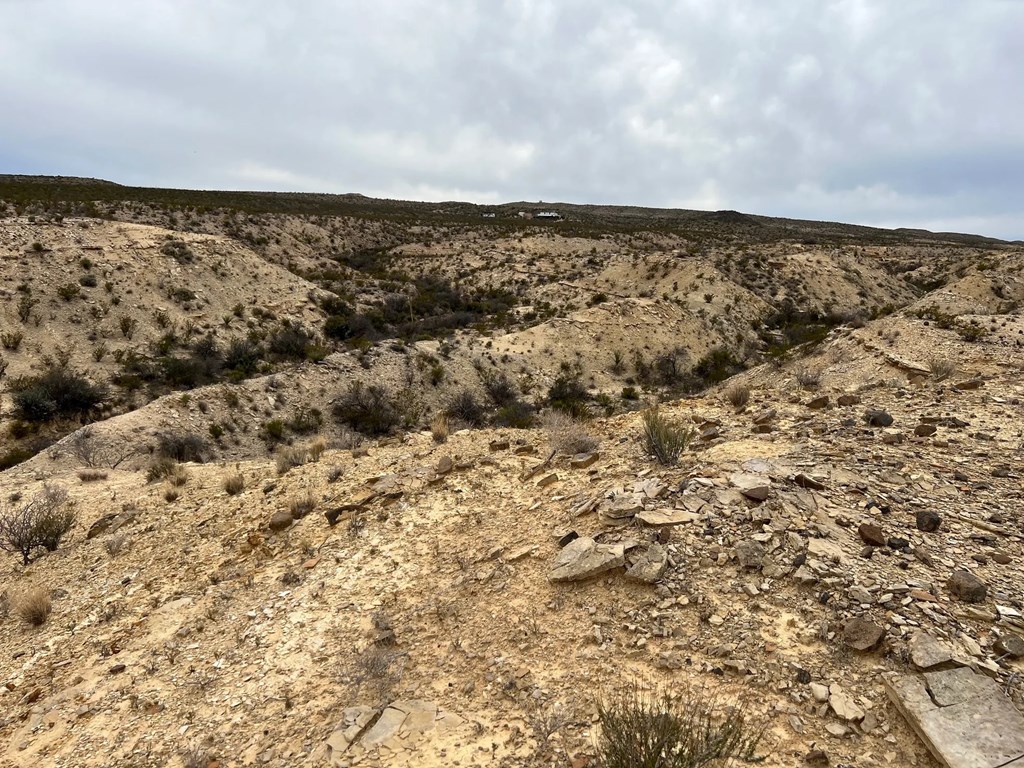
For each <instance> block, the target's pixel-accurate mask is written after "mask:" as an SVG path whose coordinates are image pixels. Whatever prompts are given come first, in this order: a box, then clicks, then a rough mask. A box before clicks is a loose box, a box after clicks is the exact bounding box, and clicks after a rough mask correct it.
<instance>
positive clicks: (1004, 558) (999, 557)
mask: <svg viewBox="0 0 1024 768" xmlns="http://www.w3.org/2000/svg"><path fill="white" fill-rule="evenodd" d="M992 560H993V562H996V563H999V565H1009V564H1010V563H1011V562H1013V558H1011V557H1010V556H1009V555H1008V554H1006V553H1005V552H993V553H992Z"/></svg>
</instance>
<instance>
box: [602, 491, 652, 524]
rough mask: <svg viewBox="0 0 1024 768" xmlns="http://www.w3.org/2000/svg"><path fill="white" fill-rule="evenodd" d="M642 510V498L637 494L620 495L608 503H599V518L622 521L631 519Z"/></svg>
mask: <svg viewBox="0 0 1024 768" xmlns="http://www.w3.org/2000/svg"><path fill="white" fill-rule="evenodd" d="M643 508H644V499H643V496H642V495H640V494H638V493H621V494H619V495H618V496H616V497H615V498H613V499H611V500H610V501H605V502H602V503H601V507H600V513H601V516H602V517H604V518H606V519H609V520H624V519H628V518H631V517H633V516H634V515H636V513H637V512H640V511H642V510H643Z"/></svg>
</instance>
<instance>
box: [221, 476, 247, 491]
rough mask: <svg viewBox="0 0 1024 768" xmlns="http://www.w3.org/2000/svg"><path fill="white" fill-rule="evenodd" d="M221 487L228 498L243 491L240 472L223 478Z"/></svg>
mask: <svg viewBox="0 0 1024 768" xmlns="http://www.w3.org/2000/svg"><path fill="white" fill-rule="evenodd" d="M222 485H223V487H224V492H225V493H226V494H227V495H228V496H236V495H238V494H239V493H241V492H242V491H243V490H244V489H245V478H244V477H242V473H241V472H235V473H234V474H231V475H228V476H227V477H225V478H224V482H223V483H222Z"/></svg>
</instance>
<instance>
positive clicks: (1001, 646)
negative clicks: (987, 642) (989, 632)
mask: <svg viewBox="0 0 1024 768" xmlns="http://www.w3.org/2000/svg"><path fill="white" fill-rule="evenodd" d="M993 647H994V648H995V650H996V653H999V654H1002V655H1005V656H1009V657H1010V658H1011V659H1019V658H1021V657H1024V638H1022V637H1021V636H1020V635H1014V634H1006V635H1002V636H1001V637H999V638H998V639H996V642H995V644H994V646H993Z"/></svg>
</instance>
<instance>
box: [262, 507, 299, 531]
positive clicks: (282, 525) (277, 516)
mask: <svg viewBox="0 0 1024 768" xmlns="http://www.w3.org/2000/svg"><path fill="white" fill-rule="evenodd" d="M293 522H294V520H293V519H292V513H291V512H289V511H288V510H286V509H280V510H278V511H277V512H275V513H274V514H273V515H271V516H270V522H268V523H267V527H268V528H269V529H270V530H272V531H275V532H278V533H279V532H281V531H283V530H285V529H287V528H288V527H289V526H291V524H292V523H293Z"/></svg>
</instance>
